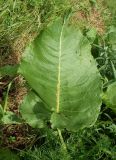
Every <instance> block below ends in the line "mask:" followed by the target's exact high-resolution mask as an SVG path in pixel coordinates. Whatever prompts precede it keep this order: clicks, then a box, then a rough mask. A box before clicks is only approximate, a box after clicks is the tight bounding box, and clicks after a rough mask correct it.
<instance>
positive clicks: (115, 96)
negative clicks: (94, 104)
mask: <svg viewBox="0 0 116 160" xmlns="http://www.w3.org/2000/svg"><path fill="white" fill-rule="evenodd" d="M103 101H104V103H105V104H106V106H107V107H108V108H111V109H112V110H113V111H114V112H116V82H113V83H112V84H110V85H109V86H108V88H107V91H106V92H105V93H104V95H103Z"/></svg>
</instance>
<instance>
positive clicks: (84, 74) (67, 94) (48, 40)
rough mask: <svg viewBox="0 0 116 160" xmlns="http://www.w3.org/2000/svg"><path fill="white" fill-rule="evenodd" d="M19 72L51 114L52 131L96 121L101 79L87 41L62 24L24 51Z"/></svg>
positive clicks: (54, 25)
mask: <svg viewBox="0 0 116 160" xmlns="http://www.w3.org/2000/svg"><path fill="white" fill-rule="evenodd" d="M19 72H20V73H21V74H22V75H23V76H24V77H25V79H26V80H27V81H28V83H29V84H30V86H31V87H32V88H33V89H34V90H35V91H36V92H37V93H38V95H39V96H40V98H41V100H42V101H43V103H44V104H45V105H46V107H47V108H48V110H50V111H51V112H52V115H51V119H50V121H51V123H52V127H53V128H60V129H61V128H67V129H68V130H78V129H80V128H83V127H86V126H91V125H92V124H94V122H95V121H96V119H97V117H98V114H99V110H100V106H101V98H100V94H101V88H102V83H101V77H100V75H99V72H98V70H97V68H96V63H95V61H94V59H93V57H92V55H91V47H90V44H89V42H88V40H87V39H86V38H85V37H84V36H83V35H82V34H81V32H80V31H79V30H77V29H75V28H74V27H72V26H69V25H68V23H64V22H62V21H61V20H57V21H55V22H54V23H53V24H51V25H49V26H48V27H47V29H45V30H44V31H42V32H41V33H40V35H39V36H38V37H37V38H36V39H35V40H34V41H33V42H32V43H31V44H30V45H29V46H28V47H27V49H26V51H25V53H24V54H23V58H22V61H21V64H20V69H19Z"/></svg>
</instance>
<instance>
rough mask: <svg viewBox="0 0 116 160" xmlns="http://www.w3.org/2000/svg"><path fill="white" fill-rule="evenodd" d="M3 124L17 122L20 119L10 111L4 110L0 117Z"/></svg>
mask: <svg viewBox="0 0 116 160" xmlns="http://www.w3.org/2000/svg"><path fill="white" fill-rule="evenodd" d="M2 123H3V124H19V123H21V120H20V119H19V118H18V117H17V115H16V114H15V113H13V112H11V111H6V112H5V113H4V115H3V117H2Z"/></svg>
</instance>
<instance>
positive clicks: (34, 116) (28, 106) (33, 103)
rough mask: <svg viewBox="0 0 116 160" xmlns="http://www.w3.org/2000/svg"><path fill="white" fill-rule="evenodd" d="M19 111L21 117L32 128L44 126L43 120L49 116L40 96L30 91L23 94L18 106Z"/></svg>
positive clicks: (45, 120)
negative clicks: (21, 101)
mask: <svg viewBox="0 0 116 160" xmlns="http://www.w3.org/2000/svg"><path fill="white" fill-rule="evenodd" d="M20 113H21V115H22V118H23V119H24V120H25V121H26V122H27V123H28V124H29V125H30V126H32V127H34V128H43V127H45V125H46V124H45V122H47V120H48V119H49V118H50V113H49V111H48V109H47V108H46V107H45V106H44V105H43V103H42V101H41V100H40V98H39V97H38V96H37V95H36V94H35V93H34V92H32V91H31V92H30V93H29V94H28V95H26V96H25V98H24V101H23V103H22V104H21V107H20ZM30 117H31V118H30Z"/></svg>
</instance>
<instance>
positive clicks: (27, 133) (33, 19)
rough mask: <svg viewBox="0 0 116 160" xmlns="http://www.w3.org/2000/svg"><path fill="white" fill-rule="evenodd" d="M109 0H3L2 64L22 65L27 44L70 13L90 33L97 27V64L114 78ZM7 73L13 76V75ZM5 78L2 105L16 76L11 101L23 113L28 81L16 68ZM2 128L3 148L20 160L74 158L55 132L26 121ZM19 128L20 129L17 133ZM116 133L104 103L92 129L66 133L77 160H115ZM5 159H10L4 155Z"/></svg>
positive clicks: (112, 15)
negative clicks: (22, 103)
mask: <svg viewBox="0 0 116 160" xmlns="http://www.w3.org/2000/svg"><path fill="white" fill-rule="evenodd" d="M106 2H107V1H104V0H102V1H100V0H98V1H97V2H96V1H95V3H94V2H93V3H92V1H91V2H90V1H89V0H69V1H67V0H64V1H62V0H38V1H37V0H23V1H22V0H6V1H4V0H1V1H0V67H1V66H6V65H8V64H9V65H10V67H11V66H12V65H14V64H18V63H19V62H20V58H21V55H22V52H23V50H24V48H25V47H26V45H27V44H28V43H29V42H30V41H32V40H33V39H34V37H35V36H36V35H37V34H39V32H40V30H41V29H43V28H44V27H46V25H47V24H48V23H50V22H52V21H53V20H54V19H56V18H57V17H58V16H62V17H63V16H66V14H67V13H68V12H70V13H71V14H72V16H71V18H70V23H72V24H73V25H75V26H76V27H78V28H80V29H81V30H82V32H83V33H84V34H85V35H86V34H87V32H88V31H89V30H91V28H94V29H95V30H96V31H97V33H96V35H97V36H96V38H95V41H94V42H92V53H93V56H94V57H95V58H96V60H97V62H98V68H99V69H101V70H100V71H101V74H102V76H103V79H104V82H105V84H106V85H107V84H108V83H110V81H114V79H115V77H114V74H113V71H112V66H111V64H110V60H111V59H110V58H109V56H111V53H112V54H113V56H114V54H115V49H112V45H113V46H114V44H111V43H109V39H108V36H107V35H108V29H109V27H110V26H112V25H114V26H116V19H115V17H116V15H115V8H114V7H113V6H114V5H111V3H108V5H109V4H110V5H109V7H110V8H111V10H113V13H111V10H110V9H109V8H108V7H107V3H106ZM108 2H109V1H108ZM112 8H113V9H112ZM95 53H96V54H95ZM111 57H112V56H111ZM113 64H114V68H115V67H116V61H115V58H113ZM6 68H7V67H6ZM8 72H10V73H13V74H12V75H11V74H10V76H9V74H8ZM0 80H1V82H0V103H3V102H4V101H5V95H6V93H7V89H8V86H9V83H10V82H11V81H12V80H13V84H12V87H11V89H10V91H9V97H8V99H7V100H8V102H7V103H8V107H9V109H10V110H12V111H14V112H16V113H18V107H19V104H20V102H21V100H22V99H23V96H24V94H25V93H26V91H25V82H24V80H23V79H22V77H20V76H18V75H16V74H15V72H14V71H12V70H11V68H10V70H9V68H7V73H5V75H2V76H0ZM104 88H105V86H104ZM18 114H19V113H18ZM0 127H1V131H0V132H1V133H0V143H1V147H2V146H3V147H5V148H6V147H9V148H10V149H13V151H14V152H15V153H17V155H18V156H19V157H20V159H21V160H60V159H63V160H65V159H66V160H67V159H69V157H68V155H65V153H64V152H63V151H62V150H61V144H60V140H59V136H58V134H57V132H56V131H53V130H51V129H44V130H39V131H38V130H33V129H32V128H30V127H29V126H28V125H25V124H23V125H21V126H18V125H16V126H15V125H10V126H0ZM14 132H17V133H16V134H14ZM3 135H4V139H3ZM115 136H116V125H115V114H114V113H113V111H112V110H110V109H107V108H106V106H104V105H103V106H102V110H101V114H100V116H99V119H98V121H97V122H96V124H95V125H94V126H93V127H92V128H89V129H84V130H81V131H79V132H78V133H70V132H67V131H64V132H63V138H64V141H65V144H66V145H67V150H68V153H69V155H70V159H72V160H77V159H78V160H115V157H116V147H115ZM7 152H8V151H7ZM1 153H2V152H1ZM2 159H4V160H5V158H2ZM6 159H7V158H6ZM15 159H16V158H15Z"/></svg>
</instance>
